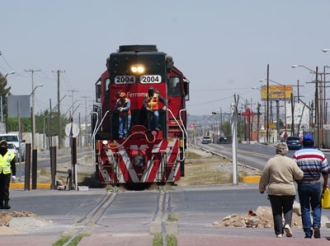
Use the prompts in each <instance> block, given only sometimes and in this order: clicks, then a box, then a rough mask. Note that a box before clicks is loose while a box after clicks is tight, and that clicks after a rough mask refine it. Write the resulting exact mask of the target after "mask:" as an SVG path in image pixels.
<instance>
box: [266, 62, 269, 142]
mask: <svg viewBox="0 0 330 246" xmlns="http://www.w3.org/2000/svg"><path fill="white" fill-rule="evenodd" d="M268 125H269V64H267V111H266V135H267V136H266V139H267V144H268V140H269V129H268Z"/></svg>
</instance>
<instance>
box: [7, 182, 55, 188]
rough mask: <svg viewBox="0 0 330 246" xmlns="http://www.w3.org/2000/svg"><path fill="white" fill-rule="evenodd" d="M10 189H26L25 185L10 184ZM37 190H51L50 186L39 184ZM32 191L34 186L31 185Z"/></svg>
mask: <svg viewBox="0 0 330 246" xmlns="http://www.w3.org/2000/svg"><path fill="white" fill-rule="evenodd" d="M9 188H10V189H24V183H10V186H9ZM36 188H37V189H50V188H51V187H50V184H37V187H36ZM30 189H32V184H30Z"/></svg>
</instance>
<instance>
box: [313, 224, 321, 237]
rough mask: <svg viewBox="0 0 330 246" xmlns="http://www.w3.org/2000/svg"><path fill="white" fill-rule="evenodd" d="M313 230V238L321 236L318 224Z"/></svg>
mask: <svg viewBox="0 0 330 246" xmlns="http://www.w3.org/2000/svg"><path fill="white" fill-rule="evenodd" d="M313 230H314V238H320V237H321V233H320V228H319V227H318V226H315V227H314V228H313Z"/></svg>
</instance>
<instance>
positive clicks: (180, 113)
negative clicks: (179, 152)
mask: <svg viewBox="0 0 330 246" xmlns="http://www.w3.org/2000/svg"><path fill="white" fill-rule="evenodd" d="M183 111H187V110H186V109H181V110H180V111H179V115H180V121H181V122H182V116H181V115H182V112H183ZM182 128H183V130H184V132H185V133H186V136H187V141H188V139H189V138H188V132H187V129H186V128H185V127H184V126H183V127H182ZM183 139H184V138H183ZM186 146H187V151H186V152H185V151H183V154H185V153H187V155H186V156H185V157H188V146H189V145H188V144H186ZM183 149H184V148H183Z"/></svg>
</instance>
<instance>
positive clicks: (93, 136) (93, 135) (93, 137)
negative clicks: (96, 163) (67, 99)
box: [91, 112, 99, 159]
mask: <svg viewBox="0 0 330 246" xmlns="http://www.w3.org/2000/svg"><path fill="white" fill-rule="evenodd" d="M91 114H96V123H95V126H97V123H98V121H99V117H98V114H97V113H96V112H91ZM95 135H96V132H95V129H94V131H93V134H92V141H93V156H92V157H93V159H94V155H95Z"/></svg>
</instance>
